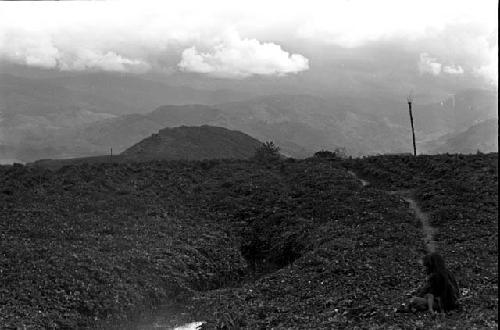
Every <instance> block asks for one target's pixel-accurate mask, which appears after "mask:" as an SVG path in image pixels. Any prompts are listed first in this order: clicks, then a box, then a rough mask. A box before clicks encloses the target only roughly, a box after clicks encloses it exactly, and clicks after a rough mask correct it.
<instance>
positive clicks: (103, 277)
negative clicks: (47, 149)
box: [0, 154, 498, 329]
mask: <svg viewBox="0 0 500 330" xmlns="http://www.w3.org/2000/svg"><path fill="white" fill-rule="evenodd" d="M496 157H497V155H496V154H493V155H476V156H466V157H465V156H428V157H427V156H425V157H417V158H411V157H408V156H381V157H374V158H366V159H360V160H355V161H344V162H342V161H338V160H335V159H330V160H328V159H326V160H325V159H317V158H315V159H308V160H302V161H296V160H277V161H273V162H268V163H261V162H252V161H229V160H226V161H215V160H211V161H191V162H187V161H158V162H148V163H123V164H95V165H78V166H67V167H63V168H61V169H59V170H57V171H49V170H43V169H40V168H32V167H23V166H15V167H0V180H1V182H0V183H1V184H0V187H2V188H1V191H0V230H1V233H2V240H1V241H0V250H1V251H2V254H0V258H1V259H0V267H1V269H0V270H1V271H2V273H3V274H7V276H6V277H5V278H6V279H7V282H6V283H7V284H6V285H5V286H4V288H5V289H6V290H5V289H4V290H3V291H1V295H0V299H1V304H0V306H1V307H0V323H1V324H2V325H5V326H6V327H8V326H11V327H16V326H23V325H25V326H31V327H33V328H47V327H80V328H87V327H91V326H92V327H95V326H98V327H99V326H100V327H101V328H104V329H107V328H109V325H110V322H112V324H114V325H115V326H116V328H117V329H135V328H137V325H138V324H143V325H144V327H143V328H146V329H152V328H154V324H153V323H149V324H148V323H147V322H148V320H149V319H144V318H142V319H141V317H139V318H137V317H136V316H137V315H138V313H139V312H140V311H141V310H142V311H144V310H145V309H150V308H151V307H152V306H159V305H165V304H169V303H170V304H171V303H174V304H175V306H176V307H184V312H187V313H188V314H184V315H187V316H186V317H187V318H191V319H190V320H193V321H194V320H198V321H206V323H205V327H207V328H215V327H223V326H226V328H231V327H240V328H247V329H255V328H272V327H273V328H295V329H305V328H355V327H358V328H370V327H371V328H380V329H387V328H393V329H398V328H405V329H406V328H408V329H413V328H424V327H425V328H437V327H441V328H453V327H456V328H463V327H466V328H473V327H476V328H484V327H494V326H497V321H498V320H497V316H496V315H497V311H498V300H495V299H497V296H496V293H497V290H498V287H497V279H498V272H497V269H496V265H497V263H498V261H497V251H498V249H497V245H496V244H497V243H496V238H497V236H498V229H497V228H498V227H497V216H496V211H497V207H498V204H497V203H498V202H497V201H496V200H497V196H498V189H497V187H498V179H497V176H498V174H497V173H498V165H497V162H496V160H497V158H496ZM345 167H348V168H350V169H352V170H354V171H356V172H357V173H358V174H359V175H361V177H362V178H365V179H368V180H370V182H371V185H369V186H366V187H363V186H362V185H361V183H360V182H359V181H358V180H356V179H355V178H354V177H353V176H352V175H350V174H349V173H348V172H347V171H346V169H345ZM408 188H410V189H415V190H416V193H417V198H418V202H419V204H420V205H421V207H422V208H423V209H424V211H427V212H428V213H429V214H431V221H432V224H433V225H434V226H436V227H438V230H439V232H438V235H437V237H436V239H437V240H438V241H439V248H440V249H441V252H442V253H443V255H444V257H445V259H446V260H447V261H448V264H449V266H450V269H451V270H452V271H453V272H454V273H455V274H456V275H457V278H458V280H459V283H460V285H461V287H462V288H463V290H462V291H461V292H462V297H461V303H462V305H463V311H462V312H461V313H451V314H448V315H446V316H439V317H436V316H431V315H429V314H400V313H396V312H395V309H396V308H397V307H398V306H399V305H400V303H402V302H404V301H405V300H406V299H407V298H408V295H409V294H410V293H411V291H412V290H413V289H415V288H417V286H419V285H420V284H421V282H422V281H423V280H424V274H423V270H422V269H421V268H420V265H419V262H418V261H419V258H420V257H422V256H423V255H424V253H425V249H424V245H423V242H422V239H421V237H422V232H421V229H420V227H419V225H420V224H419V221H418V220H417V219H416V218H415V216H414V213H413V212H412V210H411V209H410V208H409V207H408V204H407V203H406V202H405V201H404V200H403V199H401V198H400V197H398V196H396V195H392V194H389V193H387V191H390V190H398V189H408ZM460 214H461V216H460ZM447 215H451V217H450V218H446V216H447ZM493 239H495V241H493ZM139 315H141V314H140V313H139ZM172 317H173V316H172V314H168V313H165V314H162V313H157V314H156V315H155V317H154V320H155V322H156V323H155V324H158V323H157V322H159V324H164V325H168V324H171V321H172ZM118 319H122V321H117V320H118ZM186 321H187V320H186Z"/></svg>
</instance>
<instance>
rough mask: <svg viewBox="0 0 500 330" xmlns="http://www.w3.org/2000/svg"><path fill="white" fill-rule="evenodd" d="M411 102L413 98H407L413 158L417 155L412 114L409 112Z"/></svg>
mask: <svg viewBox="0 0 500 330" xmlns="http://www.w3.org/2000/svg"><path fill="white" fill-rule="evenodd" d="M412 102H413V97H412V96H411V95H410V96H408V111H409V112H410V123H411V134H412V136H413V156H416V155H417V145H416V144H415V129H414V128H413V113H412V111H411V104H412Z"/></svg>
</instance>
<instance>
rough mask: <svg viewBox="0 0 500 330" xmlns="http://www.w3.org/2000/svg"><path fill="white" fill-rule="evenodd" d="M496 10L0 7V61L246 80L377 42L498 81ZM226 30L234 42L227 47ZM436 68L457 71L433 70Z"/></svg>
mask: <svg viewBox="0 0 500 330" xmlns="http://www.w3.org/2000/svg"><path fill="white" fill-rule="evenodd" d="M496 9H497V1H496V0H482V1H480V2H477V1H473V0H461V1H458V0H440V1H435V0H421V1H419V2H418V3H417V2H407V1H401V0H380V1H373V0H348V1H347V0H346V1H330V0H313V1H311V2H304V1H301V0H273V1H269V0H254V1H252V4H251V5H242V2H239V1H234V0H214V1H211V2H208V1H203V0H183V1H176V2H171V1H154V0H148V1H146V0H145V1H141V2H137V1H127V0H121V1H102V2H101V1H98V2H88V1H70V2H54V1H37V2H23V1H15V2H10V1H0V61H2V60H8V61H11V62H16V63H22V64H25V65H33V66H40V67H47V68H59V69H64V70H112V71H133V72H143V71H145V70H148V69H151V70H159V71H162V72H169V71H171V70H179V69H181V70H185V71H194V72H200V73H204V74H211V75H219V76H226V77H244V76H249V75H253V74H287V73H293V72H299V71H301V70H302V69H300V68H304V67H305V66H306V63H305V61H304V59H305V58H304V57H303V56H302V57H301V56H300V55H298V54H297V55H295V54H288V53H287V42H290V41H291V42H293V43H295V44H298V43H300V44H302V43H307V42H310V43H311V44H312V45H314V46H317V47H322V46H324V45H335V46H340V47H344V48H345V47H348V48H356V47H363V46H366V45H373V44H375V43H378V42H382V43H392V44H393V45H394V44H397V46H398V47H403V48H404V47H406V48H405V51H409V52H411V54H417V56H418V54H420V53H421V52H426V53H427V54H432V56H434V57H437V58H439V59H440V62H437V61H432V60H430V56H428V57H425V56H424V57H423V60H422V63H421V67H422V71H421V72H422V73H428V74H434V75H436V74H439V73H447V74H449V72H451V71H454V70H453V69H455V70H458V71H460V69H459V68H458V67H461V68H462V70H463V71H464V74H467V73H474V72H475V73H476V74H478V75H481V76H484V77H488V79H490V78H492V79H494V78H495V76H496V70H495V68H496V67H498V64H496V56H497V54H496V53H495V54H493V53H494V50H495V49H498V41H497V40H498V37H497V35H492V33H493V34H495V33H496V31H497V30H498V24H497V11H496ZM228 29H229V30H234V31H237V33H238V34H239V35H240V36H241V38H240V40H239V41H238V40H236V41H234V42H233V41H228V40H227V37H225V33H226V32H225V31H227V30H228ZM253 40H254V41H255V42H253ZM264 41H265V42H264ZM273 45H274V46H276V47H273ZM280 45H282V46H281V47H282V48H281V49H278V48H277V47H280ZM243 54H246V55H253V56H257V57H256V58H254V59H250V58H248V59H245V60H247V62H246V65H248V66H249V69H248V70H243V69H242V68H241V65H239V64H237V63H236V62H238V61H239V63H241V61H242V58H241V56H243ZM284 54H286V56H285V55H284ZM232 56H235V57H237V56H240V59H239V60H238V59H237V58H232ZM259 56H263V57H265V58H266V59H268V60H269V61H270V62H269V63H268V64H266V65H264V61H263V60H262V59H261V58H260V57H259ZM310 57H311V58H312V55H311V56H310ZM440 63H453V64H454V65H455V66H453V69H452V68H451V67H450V68H448V69H446V70H445V67H444V66H441V68H440V69H439V64H440ZM443 65H444V64H443ZM445 66H446V65H445ZM438 71H439V72H438ZM446 71H449V72H446ZM269 72H274V73H269ZM455 74H456V73H455ZM496 80H498V78H497V77H496Z"/></svg>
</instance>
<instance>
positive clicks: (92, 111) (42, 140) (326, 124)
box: [0, 73, 498, 162]
mask: <svg viewBox="0 0 500 330" xmlns="http://www.w3.org/2000/svg"><path fill="white" fill-rule="evenodd" d="M254 83H256V84H257V81H256V82H254ZM268 83H269V81H268ZM202 85H203V84H202ZM208 85H209V84H208ZM208 85H207V86H204V85H203V86H201V87H204V88H208V87H210V86H208ZM234 85H235V88H236V85H238V86H239V87H238V88H239V92H235V93H233V91H231V90H227V89H225V90H223V89H221V90H216V89H214V88H215V87H212V88H211V89H203V88H200V89H195V88H192V87H186V86H181V85H176V86H169V85H168V84H165V83H162V82H159V81H153V80H149V79H146V78H144V77H138V76H133V75H124V76H120V75H111V74H105V73H88V74H81V75H73V76H58V77H52V78H22V77H16V76H14V75H12V74H0V146H2V148H0V161H1V159H18V160H21V161H25V162H30V161H33V160H36V159H40V158H73V157H85V156H94V155H102V154H106V153H108V152H109V149H110V148H113V150H114V151H115V152H117V153H120V152H123V151H124V150H125V149H127V148H128V147H130V146H131V145H133V144H135V143H137V142H138V141H140V140H142V139H144V138H146V137H148V136H150V135H151V134H153V133H155V132H157V131H158V130H160V129H163V128H165V127H176V126H180V125H188V126H199V125H205V124H206V125H212V126H220V127H225V128H228V129H234V130H239V131H242V132H244V133H247V134H249V135H251V136H253V137H255V138H256V139H259V140H261V141H265V140H272V141H274V142H275V143H276V144H277V145H279V146H280V147H281V150H282V152H283V153H284V154H285V155H288V156H291V157H296V158H302V157H307V156H310V155H311V154H312V153H313V152H315V151H318V150H321V149H329V150H333V149H335V148H337V147H344V148H346V150H347V152H348V153H350V154H352V155H354V156H358V155H368V154H383V153H401V152H407V151H411V133H410V129H409V122H408V110H407V104H406V101H405V97H404V96H402V97H401V99H397V98H396V99H395V98H394V95H392V96H390V97H389V96H388V95H378V94H377V93H372V94H365V95H363V94H359V91H358V90H356V89H354V90H352V91H350V90H351V89H352V88H349V89H347V90H344V89H341V90H339V91H337V90H332V93H331V95H329V96H327V97H319V96H317V95H310V94H274V95H267V96H256V95H255V93H254V92H249V93H248V94H245V92H244V89H243V87H242V86H240V85H241V82H234ZM196 86H197V85H196ZM228 86H230V85H227V84H223V85H220V87H221V88H222V87H228ZM236 89H237V88H236ZM307 91H308V90H307V89H304V91H303V93H306V92H307ZM349 91H350V92H349ZM268 92H269V93H279V91H275V90H272V89H271V90H269V91H268ZM394 93H396V92H394ZM437 94H439V97H438V96H435V97H434V96H433V97H427V96H425V95H420V98H418V97H419V96H418V95H417V98H416V100H415V104H414V118H415V129H416V136H417V144H419V145H424V144H425V145H426V146H428V145H429V144H428V143H430V142H432V141H437V140H442V139H443V138H444V136H445V135H449V134H455V133H457V132H463V131H465V130H466V129H468V128H469V127H470V126H472V125H474V123H476V122H477V121H483V120H487V119H491V118H497V110H498V99H497V97H498V91H497V90H493V89H492V90H488V89H463V90H461V91H459V92H456V93H454V94H443V91H441V92H440V93H437ZM443 95H444V96H443ZM446 95H448V96H446ZM186 102H189V103H191V104H183V103H186ZM424 102H428V103H424ZM176 103H177V105H176ZM195 103H200V104H195ZM161 104H169V105H165V106H163V105H161ZM151 109H156V110H154V111H152V112H150V111H151ZM420 150H422V151H424V152H429V151H432V148H431V149H425V150H424V148H421V149H420Z"/></svg>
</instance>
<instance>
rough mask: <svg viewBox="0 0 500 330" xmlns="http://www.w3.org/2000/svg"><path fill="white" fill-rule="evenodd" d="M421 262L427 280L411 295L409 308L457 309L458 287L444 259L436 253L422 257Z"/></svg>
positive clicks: (442, 310)
mask: <svg viewBox="0 0 500 330" xmlns="http://www.w3.org/2000/svg"><path fill="white" fill-rule="evenodd" d="M423 264H424V267H425V270H426V273H427V282H426V283H425V285H424V286H423V287H422V288H420V289H419V290H417V292H416V296H415V297H412V298H411V300H410V303H409V306H408V307H409V309H410V310H412V311H429V312H432V313H434V312H441V313H445V312H448V311H451V310H453V309H457V308H458V307H459V305H458V296H459V289H458V284H457V281H456V280H455V277H454V276H453V274H451V273H450V271H449V270H448V269H447V268H446V266H445V263H444V259H443V257H441V255H439V254H438V253H430V254H428V255H426V256H425V257H424V260H423Z"/></svg>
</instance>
